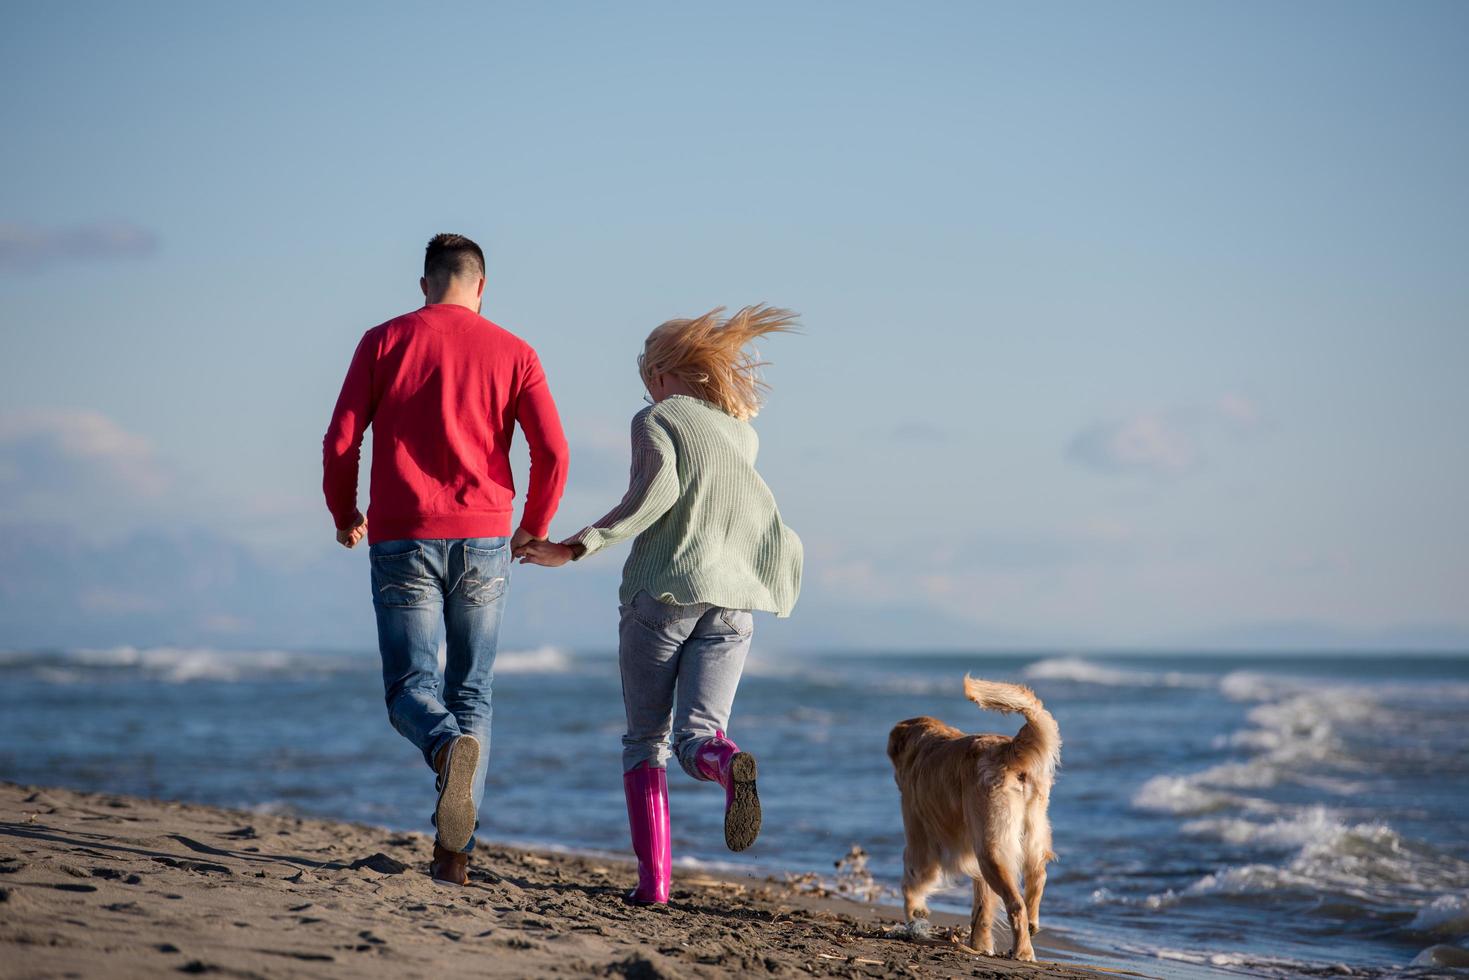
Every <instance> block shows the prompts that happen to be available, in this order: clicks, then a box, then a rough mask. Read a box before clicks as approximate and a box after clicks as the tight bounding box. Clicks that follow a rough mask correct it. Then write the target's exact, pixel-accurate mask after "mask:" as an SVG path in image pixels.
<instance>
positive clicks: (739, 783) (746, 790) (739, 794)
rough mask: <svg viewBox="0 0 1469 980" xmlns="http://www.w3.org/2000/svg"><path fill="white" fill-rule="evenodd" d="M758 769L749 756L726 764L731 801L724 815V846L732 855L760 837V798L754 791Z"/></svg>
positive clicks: (737, 755) (742, 755)
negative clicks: (732, 787)
mask: <svg viewBox="0 0 1469 980" xmlns="http://www.w3.org/2000/svg"><path fill="white" fill-rule="evenodd" d="M757 775H759V766H757V765H756V764H755V757H754V756H753V755H751V754H750V753H748V752H737V753H735V756H734V758H732V759H730V760H729V778H730V783H731V785H733V786H734V799H732V800H731V801H730V804H729V809H727V810H725V812H724V843H725V846H726V847H728V848H729V849H730V850H731V851H743V850H744V849H745V848H747V847H749V846H750V845H751V844H753V843H755V838H756V837H759V836H760V794H759V792H757V791H756V789H755V777H756V776H757Z"/></svg>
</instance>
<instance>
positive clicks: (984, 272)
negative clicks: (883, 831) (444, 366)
mask: <svg viewBox="0 0 1469 980" xmlns="http://www.w3.org/2000/svg"><path fill="white" fill-rule="evenodd" d="M1466 95H1469V7H1466V6H1465V5H1463V4H1459V3H1428V2H1424V3H1414V4H1389V3H1377V4H1353V3H1304V2H1303V3H1293V4H1265V3H1244V4H1239V3H1229V4H1224V3H1221V4H1207V3H1197V4H1169V3H1146V4H1142V3H1133V4H1127V3H1123V4H1108V5H1092V4H1081V3H1076V4H1028V5H1018V4H1004V5H1000V4H980V3H954V4H940V3H928V4H862V3H803V4H742V5H736V6H725V7H718V8H716V7H715V6H713V5H673V4H620V5H603V4H556V5H552V4H533V3H523V4H465V5H459V6H454V5H432V4H425V5H414V6H412V7H409V6H407V5H396V6H394V5H385V4H382V5H362V4H353V5H340V6H331V5H326V4H321V5H311V9H308V10H300V9H296V8H295V7H292V6H289V5H284V4H279V5H276V4H264V5H232V6H225V5H212V4H178V5H170V4H140V5H128V6H127V7H126V8H123V7H119V6H117V5H102V4H95V5H87V4H76V5H66V6H64V7H62V6H59V5H31V6H29V7H26V8H24V9H20V8H17V9H16V10H14V11H12V13H11V14H10V15H9V16H8V17H7V30H6V32H5V33H4V35H3V37H0V107H3V113H4V123H5V128H6V130H7V139H6V152H5V153H4V154H3V155H0V186H3V187H4V188H5V191H4V198H3V205H0V341H3V349H4V351H5V356H4V358H3V360H0V542H3V543H0V558H3V559H4V562H3V564H4V566H5V567H4V568H3V570H0V648H3V647H7V646H11V647H13V646H34V645H71V644H90V645H110V644H120V643H193V644H212V645H219V646H259V645H277V646H332V647H362V646H368V647H370V646H371V645H372V642H373V633H372V617H371V611H370V606H369V603H368V595H367V585H366V574H367V573H366V558H365V555H364V554H363V553H362V552H353V553H348V552H344V551H341V550H340V549H336V550H333V549H335V545H333V544H332V543H331V540H330V536H331V528H330V521H329V518H328V517H327V515H326V511H325V509H324V506H323V505H322V503H321V499H320V493H319V479H320V473H319V467H320V439H321V434H322V432H323V431H324V429H325V426H326V422H327V418H328V415H329V413H330V410H331V405H332V403H333V401H334V399H335V396H336V392H337V388H338V386H339V384H340V381H341V375H342V373H343V372H344V370H345V368H346V364H347V360H348V358H349V357H350V354H351V351H352V349H353V345H354V344H355V341H356V338H357V337H358V336H359V335H360V334H361V332H362V331H363V330H365V329H366V328H367V327H370V326H372V325H373V324H375V323H378V322H380V321H382V320H385V319H387V318H389V317H391V316H393V315H396V314H398V313H400V312H403V311H405V310H407V309H410V308H413V307H414V306H416V305H417V303H418V301H419V297H418V295H417V285H416V280H417V276H418V264H419V262H420V261H421V251H422V247H423V243H424V242H425V241H426V240H427V239H428V237H429V236H431V235H432V234H434V233H435V232H438V231H446V230H453V231H460V232H463V233H465V234H469V235H471V236H472V237H474V238H476V239H477V240H478V241H480V242H481V244H483V245H484V246H485V248H486V251H487V253H488V257H489V266H490V269H489V286H488V288H487V291H486V296H487V298H486V304H485V312H486V314H487V315H489V316H490V317H491V318H492V319H495V320H496V321H497V322H499V323H501V324H502V325H504V326H506V327H508V328H509V329H511V330H514V331H516V332H517V333H519V334H521V335H522V336H524V337H526V338H527V339H528V340H529V341H530V342H531V343H532V344H534V345H535V346H536V348H537V349H538V350H539V351H540V353H541V356H542V359H543V361H544V363H545V365H546V368H547V371H548V373H549V375H550V379H551V383H552V387H553V390H554V391H555V393H556V395H557V398H558V401H559V403H560V405H561V408H562V413H563V417H564V421H565V424H566V427H567V430H568V434H569V436H570V439H571V442H572V447H573V458H572V475H571V485H570V487H569V491H568V494H567V497H566V501H565V503H564V505H563V507H562V511H561V515H560V517H558V520H557V521H556V524H555V527H554V530H555V532H557V533H558V534H559V533H570V532H571V531H574V530H576V529H577V528H578V527H579V526H581V525H582V524H584V523H586V522H587V521H589V520H591V519H593V518H595V517H597V516H598V515H600V514H601V513H602V511H604V510H605V509H606V508H607V507H608V506H610V504H611V503H612V502H613V501H615V500H616V498H617V497H618V495H619V494H620V492H621V489H622V481H623V478H624V473H625V466H626V452H627V451H626V445H625V443H626V421H627V418H628V417H629V416H630V415H631V414H632V413H633V412H634V411H636V409H637V408H638V407H639V405H640V404H641V403H640V399H639V395H640V388H639V385H638V381H637V376H636V373H635V370H634V367H633V358H634V356H635V354H636V353H637V350H638V348H639V345H640V343H641V339H642V337H643V336H644V335H645V334H646V332H647V331H648V330H649V329H650V328H651V327H652V326H654V325H656V324H657V323H659V322H660V321H662V320H664V319H666V318H668V317H671V316H676V315H688V314H691V313H696V312H700V311H703V310H705V309H707V308H709V307H712V306H715V305H721V304H723V305H730V306H738V305H742V304H744V303H748V302H757V301H762V300H764V301H769V302H773V303H776V304H778V305H783V306H788V307H791V308H793V309H796V310H798V311H800V312H801V313H802V314H803V315H804V320H805V324H806V332H805V333H804V334H803V335H801V336H798V337H781V338H776V339H773V340H771V341H770V342H769V343H768V344H767V345H766V347H765V349H764V351H763V352H764V353H765V354H766V356H767V357H769V359H770V360H772V361H773V362H774V363H773V365H772V367H771V368H770V369H769V371H768V379H769V380H770V382H771V383H772V384H773V386H774V394H773V396H772V398H771V400H770V403H769V406H768V408H767V409H766V411H765V412H764V413H762V415H761V417H760V419H759V421H758V423H757V424H758V427H759V429H760V431H761V437H762V446H763V449H762V457H761V459H762V470H763V472H764V473H765V475H766V478H767V480H768V482H769V483H770V484H771V486H772V487H773V489H774V490H775V492H776V494H777V498H778V500H779V501H780V503H781V507H782V510H783V512H784V514H785V516H786V519H787V521H788V523H790V524H791V525H792V526H793V527H795V528H796V529H797V531H798V532H800V533H801V535H802V537H803V539H804V540H805V541H806V544H807V551H808V566H807V577H806V588H805V594H804V596H803V600H802V604H801V606H800V607H799V608H798V610H797V614H796V616H795V617H794V619H793V620H792V621H790V622H781V623H778V624H777V623H774V622H773V621H771V622H768V623H767V625H766V629H765V631H764V633H763V635H764V636H765V637H767V641H766V642H768V643H769V644H770V645H771V646H772V647H774V648H777V649H779V648H783V647H788V648H797V647H802V648H817V647H842V646H853V645H857V646H869V647H875V648H881V649H892V648H931V647H963V646H979V647H1005V646H1014V645H1025V646H1057V647H1067V648H1093V647H1124V646H1146V647H1163V648H1170V649H1171V648H1179V647H1219V646H1230V647H1236V646H1237V647H1269V646H1290V647H1313V646H1314V647H1320V646H1356V647H1361V646H1367V647H1394V646H1397V647H1401V646H1458V647H1466V646H1469V602H1466V598H1469V513H1466V512H1469V508H1466V506H1465V501H1466V500H1469V439H1466V436H1465V420H1466V419H1469V385H1466V384H1465V383H1464V375H1465V373H1466V367H1469V182H1466V181H1465V180H1464V179H1463V171H1464V167H1465V161H1466V160H1469V116H1466V114H1465V113H1464V111H1463V107H1464V102H1465V98H1466ZM521 468H522V471H523V468H524V467H523V461H522V462H521ZM365 495H366V488H365V487H364V497H365ZM619 565H620V556H617V555H608V556H606V557H605V558H603V559H602V560H601V561H600V562H599V563H589V567H585V568H584V567H581V566H576V567H573V568H572V569H570V570H563V571H559V572H556V571H548V570H542V569H523V570H517V577H516V580H515V583H514V586H513V589H514V594H513V597H512V607H511V610H510V613H509V616H508V618H507V621H506V633H507V636H506V639H507V641H508V642H512V643H516V644H520V645H531V644H539V643H554V644H563V645H570V646H579V647H597V646H610V645H611V644H612V642H613V641H612V636H613V634H612V624H613V622H614V618H615V610H614V604H615V597H614V591H615V583H616V579H617V574H618V568H619Z"/></svg>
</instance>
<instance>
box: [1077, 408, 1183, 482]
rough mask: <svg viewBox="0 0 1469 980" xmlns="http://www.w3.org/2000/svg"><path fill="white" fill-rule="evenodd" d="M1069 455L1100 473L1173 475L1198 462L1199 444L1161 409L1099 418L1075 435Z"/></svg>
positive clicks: (1078, 462) (1082, 464)
mask: <svg viewBox="0 0 1469 980" xmlns="http://www.w3.org/2000/svg"><path fill="white" fill-rule="evenodd" d="M1066 456H1067V458H1068V459H1070V460H1071V461H1072V462H1073V463H1077V464H1078V465H1081V466H1085V467H1087V468H1088V469H1092V470H1096V471H1098V472H1100V473H1144V474H1151V475H1155V476H1173V475H1177V474H1179V473H1185V472H1187V471H1188V470H1191V469H1193V468H1194V467H1195V466H1196V465H1198V462H1199V459H1200V452H1199V446H1198V443H1197V441H1196V439H1195V438H1194V434H1193V433H1191V432H1189V431H1187V429H1186V427H1184V426H1181V425H1179V424H1178V423H1177V422H1175V421H1173V420H1171V419H1169V418H1168V417H1167V416H1166V415H1162V414H1158V413H1142V414H1139V415H1134V416H1132V417H1130V418H1125V419H1120V420H1115V421H1107V422H1097V423H1094V424H1092V425H1089V426H1087V427H1086V428H1085V429H1082V430H1081V431H1080V432H1078V433H1077V434H1076V435H1075V436H1073V437H1072V438H1071V443H1070V445H1068V446H1067V447H1066Z"/></svg>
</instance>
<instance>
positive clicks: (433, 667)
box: [322, 235, 567, 885]
mask: <svg viewBox="0 0 1469 980" xmlns="http://www.w3.org/2000/svg"><path fill="white" fill-rule="evenodd" d="M419 288H421V289H422V290H423V295H424V299H425V300H426V303H425V305H424V307H423V308H422V309H420V310H416V311H414V312H412V313H407V314H404V315H403V316H400V317H398V318H396V319H393V320H389V321H388V322H387V323H383V324H380V325H379V326H376V327H373V328H372V329H371V330H369V331H367V333H366V334H364V335H363V337H362V341H361V342H360V343H359V344H358V345H357V352H356V353H355V354H354V355H353V356H352V365H351V367H349V368H348V369H347V380H346V381H345V382H344V383H343V384H342V393H341V395H340V397H338V399H337V407H336V411H335V412H333V413H332V421H331V426H330V427H329V428H328V429H327V433H326V439H325V440H324V442H323V460H324V469H325V476H324V478H323V482H322V486H323V489H324V490H325V492H326V502H327V507H328V509H329V510H330V511H331V514H332V517H333V519H334V520H335V521H336V527H337V541H338V542H340V543H341V544H343V545H345V546H346V547H348V548H352V547H355V546H356V545H357V543H358V542H359V541H361V540H362V538H363V537H364V536H366V537H367V539H368V543H369V553H370V558H371V565H372V601H373V606H374V608H375V610H376V613H377V635H378V649H379V651H380V652H381V654H382V663H383V687H384V689H385V691H386V697H387V705H388V718H389V720H390V721H391V722H392V725H393V727H394V728H396V729H397V730H398V731H399V732H400V733H401V734H402V735H403V736H404V737H405V738H407V739H408V740H409V741H410V742H412V743H413V744H414V745H415V746H417V747H418V749H419V751H421V752H422V753H423V757H424V760H425V761H426V762H427V763H428V764H429V766H430V767H431V768H432V769H433V770H434V773H435V774H436V777H437V778H436V788H437V791H438V803H437V805H436V807H435V809H434V818H433V820H434V827H435V828H436V835H435V840H434V855H433V862H432V864H431V865H430V873H431V874H432V875H433V877H434V878H435V879H437V880H439V881H447V882H452V883H455V884H460V885H462V884H465V883H466V882H467V881H468V879H469V851H470V850H471V849H472V848H473V846H474V831H475V828H476V827H477V826H478V813H479V806H480V802H481V800H482V798H483V795H484V784H485V770H486V766H487V764H488V761H489V747H490V685H491V681H492V680H493V677H494V665H495V647H496V644H497V642H498V640H499V632H500V615H501V611H502V608H503V605H504V601H505V588H506V583H507V581H508V578H509V573H510V557H511V552H512V551H513V550H518V549H520V548H522V547H523V546H524V545H525V544H527V543H528V542H530V541H534V540H542V539H544V538H545V537H546V533H547V529H548V528H549V526H550V524H551V518H552V517H553V516H554V515H555V512H556V505H557V504H558V503H559V501H560V499H561V490H562V487H563V486H564V485H565V483H566V467H567V450H566V439H565V437H564V436H563V435H562V432H561V421H560V419H559V418H558V417H557V415H556V405H555V403H554V402H553V401H552V400H551V392H550V389H549V388H547V386H546V378H545V375H544V374H543V373H542V371H541V364H540V361H539V359H538V358H537V357H536V352H535V351H534V350H532V349H531V347H530V345H529V344H527V343H525V341H523V340H521V339H520V338H518V337H516V336H514V335H513V334H511V333H509V332H508V331H506V330H502V329H501V328H500V327H498V326H496V325H495V324H493V323H491V322H490V321H489V320H486V319H484V318H483V317H481V316H480V315H479V310H480V304H481V300H482V297H483V295H484V288H485V257H484V253H483V252H482V251H480V248H479V246H478V245H476V244H475V243H474V242H472V241H470V240H469V239H468V238H465V237H464V236H462V235H437V236H435V237H434V239H433V240H432V241H430V242H429V243H428V250H427V252H426V254H425V255H424V259H423V278H422V279H420V280H419ZM517 423H519V425H520V427H521V428H522V429H523V430H525V436H526V441H527V442H528V443H529V444H530V458H531V469H530V489H529V491H528V493H527V496H526V504H525V510H524V512H523V513H522V515H521V519H520V527H519V528H518V529H517V530H516V531H515V534H514V537H513V538H512V537H511V536H510V527H511V513H512V510H513V505H514V503H515V488H514V485H513V484H514V481H513V479H512V477H511V474H510V457H509V449H510V441H511V439H512V438H513V436H514V434H515V426H516V424H517ZM369 425H371V426H372V428H373V454H372V485H371V506H370V507H369V508H368V512H367V517H366V518H364V517H363V516H362V514H361V513H360V512H359V511H358V510H357V464H358V458H359V455H360V451H361V446H362V436H363V433H364V432H366V430H367V427H368V426H369ZM441 620H442V622H443V625H444V631H445V646H446V648H447V657H446V660H445V664H444V672H443V676H442V678H441V677H440V675H439V663H438V646H439V624H440V621H441Z"/></svg>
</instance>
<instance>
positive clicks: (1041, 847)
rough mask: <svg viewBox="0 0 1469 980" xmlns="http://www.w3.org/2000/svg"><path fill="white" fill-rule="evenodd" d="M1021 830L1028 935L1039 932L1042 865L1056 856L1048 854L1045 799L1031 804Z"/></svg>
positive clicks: (1049, 847) (1043, 884)
mask: <svg viewBox="0 0 1469 980" xmlns="http://www.w3.org/2000/svg"><path fill="white" fill-rule="evenodd" d="M1025 816H1026V827H1025V843H1024V847H1025V910H1026V912H1027V913H1029V915H1030V933H1031V935H1035V934H1036V933H1038V932H1040V931H1041V895H1043V894H1044V893H1045V890H1046V862H1048V861H1051V860H1053V859H1054V858H1055V857H1056V855H1055V854H1054V853H1052V851H1051V821H1050V818H1049V817H1047V816H1046V800H1045V799H1044V798H1041V799H1040V800H1038V801H1036V802H1033V803H1031V804H1030V806H1029V807H1027V809H1026V814H1025Z"/></svg>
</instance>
